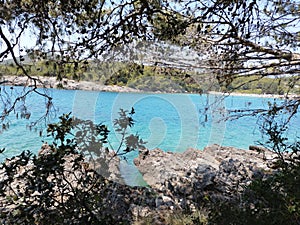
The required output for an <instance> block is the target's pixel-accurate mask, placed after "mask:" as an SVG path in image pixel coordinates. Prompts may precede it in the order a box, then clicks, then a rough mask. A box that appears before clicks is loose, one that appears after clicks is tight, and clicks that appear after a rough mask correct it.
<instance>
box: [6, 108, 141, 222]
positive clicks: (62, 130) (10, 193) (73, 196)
mask: <svg viewBox="0 0 300 225" xmlns="http://www.w3.org/2000/svg"><path fill="white" fill-rule="evenodd" d="M133 114H134V110H133V109H132V110H131V112H130V113H127V111H124V110H121V111H120V118H119V119H116V120H115V125H116V126H117V127H119V128H120V132H122V134H123V135H124V139H122V141H121V143H120V146H123V144H124V145H125V146H127V147H126V149H129V150H130V151H133V150H136V148H138V147H143V146H142V144H144V142H143V141H142V140H141V139H140V138H139V137H138V136H137V135H128V134H127V133H126V132H125V130H126V129H127V128H128V127H129V126H133V125H134V121H133V119H132V115H133ZM47 132H48V135H49V136H52V137H53V143H52V144H51V145H44V146H43V148H42V150H41V152H40V153H39V156H36V155H33V154H32V153H30V152H29V151H24V152H22V153H21V154H20V155H18V156H16V157H13V158H12V159H8V160H7V161H6V162H4V163H2V165H1V168H0V169H1V177H2V179H1V181H0V198H1V201H2V203H3V204H4V206H3V207H1V208H0V218H1V221H2V223H3V224H128V223H129V220H130V215H123V214H122V212H121V211H120V212H119V211H118V208H120V210H121V209H122V207H125V208H127V209H128V206H127V204H128V203H126V202H123V203H121V204H120V205H119V203H118V202H114V200H113V199H110V198H111V197H110V195H111V194H112V193H111V191H112V190H111V188H112V182H110V181H108V180H106V179H105V178H103V177H102V176H101V175H100V174H98V173H96V172H95V171H94V170H93V169H91V168H89V164H87V162H86V159H87V158H86V156H85V155H86V153H89V155H91V154H93V157H94V158H95V159H97V158H101V157H104V156H103V155H106V157H108V155H107V154H108V153H107V152H106V151H105V149H104V148H103V145H104V144H105V143H107V139H108V133H109V131H108V130H107V128H106V126H104V125H101V124H99V125H95V124H93V123H92V122H91V121H82V120H79V119H76V118H72V117H71V115H70V114H65V115H63V116H61V117H59V122H58V123H54V124H49V126H48V129H47ZM74 133H75V134H74ZM125 133H126V134H125ZM127 135H128V136H127ZM133 137H134V138H133ZM129 139H130V141H129ZM123 141H125V143H122V142H123ZM126 149H125V150H126ZM125 153H126V151H125ZM118 154H123V152H121V151H120V152H118V151H117V152H116V153H115V154H114V155H113V156H112V157H115V156H117V155H118ZM101 166H103V165H101ZM104 169H105V168H104ZM120 191H121V192H122V189H120ZM122 201H125V200H124V199H123V200H122ZM112 207H115V211H112V210H111V209H112ZM119 213H120V214H119Z"/></svg>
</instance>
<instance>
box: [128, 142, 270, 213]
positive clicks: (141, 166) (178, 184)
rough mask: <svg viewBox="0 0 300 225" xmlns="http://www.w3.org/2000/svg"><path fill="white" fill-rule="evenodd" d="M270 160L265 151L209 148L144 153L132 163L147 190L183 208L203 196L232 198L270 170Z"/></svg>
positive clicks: (214, 146) (216, 146) (268, 153)
mask: <svg viewBox="0 0 300 225" xmlns="http://www.w3.org/2000/svg"><path fill="white" fill-rule="evenodd" d="M274 157H275V154H273V153H272V152H270V151H267V150H264V151H263V152H260V151H258V152H257V151H253V150H242V149H237V148H233V147H221V146H219V145H212V146H209V147H206V148H205V149H204V150H203V151H200V150H197V149H188V150H186V151H185V152H183V153H172V152H164V151H162V150H160V149H154V150H152V151H148V150H146V151H144V152H143V153H141V154H140V155H139V156H138V158H136V159H135V160H134V163H135V165H136V166H137V168H138V170H139V171H140V172H141V173H142V175H143V178H144V180H145V181H146V182H147V183H148V184H149V185H150V186H151V187H153V188H156V189H158V190H160V191H161V192H164V193H165V194H166V195H168V196H172V198H173V199H174V201H175V202H178V201H179V205H180V206H182V207H184V206H186V205H189V206H191V204H193V203H195V202H199V201H201V198H204V197H205V196H207V195H208V196H210V198H211V199H216V198H218V199H220V198H222V199H224V198H225V199H228V198H232V197H234V196H236V194H237V193H240V192H241V191H242V187H243V186H244V185H247V184H249V183H250V182H251V180H252V179H253V178H255V177H257V176H263V174H264V173H265V172H266V171H271V169H270V168H269V166H268V164H269V163H270V162H271V161H272V160H273V159H274Z"/></svg>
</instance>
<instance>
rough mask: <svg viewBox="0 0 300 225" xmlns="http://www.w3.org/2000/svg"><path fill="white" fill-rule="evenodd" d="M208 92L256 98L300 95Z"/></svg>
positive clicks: (210, 92)
mask: <svg viewBox="0 0 300 225" xmlns="http://www.w3.org/2000/svg"><path fill="white" fill-rule="evenodd" d="M208 94H213V95H225V96H245V97H256V98H280V99H286V98H287V97H288V98H299V97H300V95H295V94H289V95H288V96H286V95H278V94H252V93H240V92H217V91H209V92H208Z"/></svg>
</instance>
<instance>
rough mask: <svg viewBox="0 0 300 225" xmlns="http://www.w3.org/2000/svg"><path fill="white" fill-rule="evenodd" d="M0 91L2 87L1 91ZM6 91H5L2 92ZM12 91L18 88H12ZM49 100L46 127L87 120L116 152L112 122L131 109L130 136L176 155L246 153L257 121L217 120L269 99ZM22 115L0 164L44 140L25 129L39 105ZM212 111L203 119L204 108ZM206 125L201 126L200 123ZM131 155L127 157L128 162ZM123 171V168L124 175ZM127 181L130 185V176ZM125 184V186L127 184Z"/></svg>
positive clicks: (84, 96) (70, 94)
mask: <svg viewBox="0 0 300 225" xmlns="http://www.w3.org/2000/svg"><path fill="white" fill-rule="evenodd" d="M2 88H3V87H2ZM6 89H7V90H9V88H8V87H6ZM14 89H15V90H16V91H19V90H21V88H18V87H15V88H14ZM48 93H49V94H50V95H51V96H52V97H53V99H54V100H53V102H54V105H55V107H56V111H55V112H53V113H52V114H51V117H50V118H49V121H48V122H54V121H56V120H57V116H59V115H61V114H63V113H68V112H72V113H73V115H75V116H78V117H80V118H82V119H91V120H93V121H95V122H97V123H100V122H102V123H105V124H107V125H108V126H109V128H110V130H111V131H112V132H111V133H110V137H109V139H110V142H111V144H112V146H113V147H115V148H116V146H117V143H118V139H119V138H120V137H119V136H118V135H117V134H116V133H115V132H114V130H113V125H112V121H113V119H115V118H117V117H118V111H119V109H120V108H123V109H131V107H134V109H135V112H136V114H135V115H134V119H135V121H136V122H135V126H134V127H133V128H132V129H131V132H132V133H138V134H139V135H140V137H141V138H142V139H144V140H146V141H147V142H148V143H147V147H148V148H149V149H153V148H161V149H163V150H165V151H173V152H182V151H184V150H186V149H187V148H189V147H191V148H198V149H203V148H204V147H205V146H207V145H211V144H220V145H224V146H234V147H238V148H243V149H248V146H249V145H253V144H256V142H257V141H259V140H262V139H261V134H260V132H259V130H258V126H257V118H253V117H251V118H249V117H247V118H241V119H239V120H234V121H226V122H225V121H224V120H222V118H223V117H222V115H224V113H225V112H226V110H228V109H236V108H256V107H257V108H266V107H267V103H268V101H272V99H267V98H255V97H240V96H231V97H227V98H225V100H224V99H223V98H221V97H220V96H217V95H211V96H209V97H208V98H207V96H200V95H197V94H140V93H109V92H88V91H70V90H55V89H53V90H52V89H51V90H48ZM26 103H27V106H28V110H29V111H30V112H31V113H32V116H31V118H30V120H20V119H19V120H16V119H15V118H14V117H10V124H11V125H10V129H9V130H7V131H5V132H2V133H1V135H0V147H1V148H4V147H5V148H6V151H5V153H4V154H3V155H1V156H0V157H1V158H0V160H3V159H4V158H5V157H10V156H12V155H15V154H17V153H20V152H21V150H31V151H33V152H37V151H38V150H39V148H40V146H41V144H42V141H43V140H47V137H46V135H45V132H43V135H42V137H40V136H39V132H38V130H40V129H43V125H44V124H43V123H41V124H39V125H38V126H37V127H36V129H37V131H35V129H33V130H32V131H31V132H30V131H29V130H28V128H26V125H28V124H29V123H30V122H31V121H35V120H36V119H38V118H39V117H40V116H41V115H42V113H43V110H44V109H45V108H44V100H43V99H42V98H41V97H39V96H37V95H31V96H30V98H28V99H27V100H26ZM212 103H214V105H213V106H212V109H211V110H209V111H208V113H207V114H204V113H203V110H204V109H205V107H207V105H208V104H212ZM204 121H206V122H205V123H203V122H204ZM299 125H300V119H299V117H296V118H295V119H294V120H293V121H292V129H291V133H290V136H291V137H295V136H296V135H298V133H297V132H298V127H299ZM134 157H135V154H132V155H130V156H129V157H128V158H129V164H130V159H132V158H134ZM127 167H128V165H126V164H124V168H123V169H124V170H126V168H127ZM130 176H131V175H128V177H129V178H128V179H129V180H130V179H136V174H135V173H133V175H132V177H131V178H130ZM129 182H130V181H129Z"/></svg>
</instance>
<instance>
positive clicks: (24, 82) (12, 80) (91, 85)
mask: <svg viewBox="0 0 300 225" xmlns="http://www.w3.org/2000/svg"><path fill="white" fill-rule="evenodd" d="M33 78H35V79H38V81H37V83H36V85H37V87H38V88H54V89H64V90H83V91H103V92H124V93H153V94H159V93H169V94H178V93H179V92H161V91H153V92H151V91H149V92H148V91H143V90H139V89H135V88H131V87H125V86H117V85H104V84H101V83H99V82H95V81H75V80H69V79H66V78H63V79H62V80H61V81H58V80H56V77H36V76H33ZM0 82H1V85H11V86H29V87H30V86H33V85H34V82H33V81H32V80H30V79H29V78H28V77H26V76H2V77H1V78H0ZM181 93H182V94H193V93H188V92H181ZM194 94H196V93H194ZM208 94H212V95H223V96H245V97H259V98H280V99H285V98H287V96H286V95H278V94H252V93H240V92H216V91H208ZM288 98H300V95H295V94H290V95H288Z"/></svg>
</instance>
